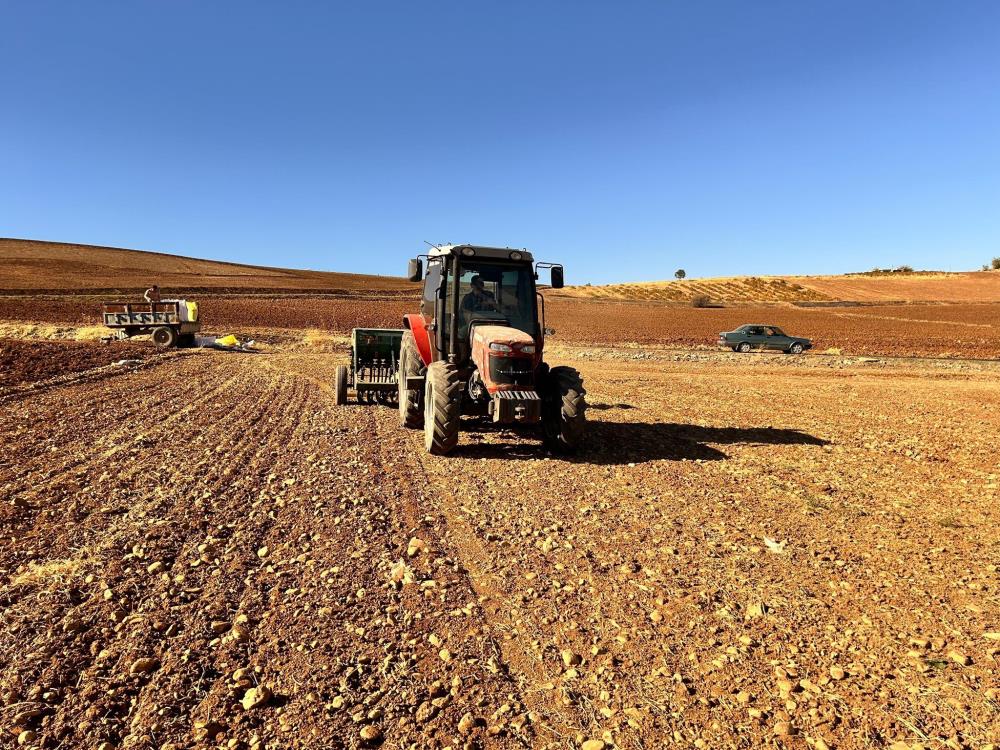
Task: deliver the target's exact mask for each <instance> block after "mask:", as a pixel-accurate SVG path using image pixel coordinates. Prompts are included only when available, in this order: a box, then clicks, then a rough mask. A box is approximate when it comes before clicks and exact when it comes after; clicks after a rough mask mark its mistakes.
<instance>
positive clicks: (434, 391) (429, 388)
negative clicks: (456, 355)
mask: <svg viewBox="0 0 1000 750" xmlns="http://www.w3.org/2000/svg"><path fill="white" fill-rule="evenodd" d="M461 416H462V381H461V380H459V379H458V368H457V367H456V366H455V365H453V364H450V363H448V362H442V361H437V362H431V363H430V365H428V367H427V380H426V381H425V385H424V448H425V449H426V450H427V452H428V453H433V454H434V455H436V456H443V455H444V454H446V453H448V452H450V451H451V449H452V448H454V447H455V445H456V444H457V443H458V423H459V420H460V418H461Z"/></svg>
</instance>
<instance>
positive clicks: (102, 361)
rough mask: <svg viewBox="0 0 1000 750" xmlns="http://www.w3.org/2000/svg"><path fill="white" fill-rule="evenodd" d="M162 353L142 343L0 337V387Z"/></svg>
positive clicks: (46, 378)
mask: <svg viewBox="0 0 1000 750" xmlns="http://www.w3.org/2000/svg"><path fill="white" fill-rule="evenodd" d="M162 353H163V352H162V351H161V350H159V349H156V348H155V347H154V346H153V345H152V344H148V343H141V342H130V343H111V344H93V343H83V342H69V341H59V342H56V341H24V340H20V339H2V338H0V388H4V387H8V386H15V385H21V384H25V383H35V382H38V381H44V380H48V379H49V378H56V377H60V376H72V375H75V374H78V373H81V372H87V371H90V370H95V369H100V368H105V367H108V366H110V365H114V364H115V363H117V362H121V361H122V360H128V361H130V362H134V361H141V360H145V359H147V358H149V357H155V356H157V355H160V354H162Z"/></svg>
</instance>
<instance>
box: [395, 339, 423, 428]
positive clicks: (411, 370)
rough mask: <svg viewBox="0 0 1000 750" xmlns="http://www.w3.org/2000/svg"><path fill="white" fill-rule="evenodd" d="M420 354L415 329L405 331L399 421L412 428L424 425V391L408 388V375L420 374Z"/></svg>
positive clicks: (400, 349)
mask: <svg viewBox="0 0 1000 750" xmlns="http://www.w3.org/2000/svg"><path fill="white" fill-rule="evenodd" d="M420 364H421V363H420V354H419V352H417V342H416V340H415V339H414V338H413V331H404V332H403V341H402V343H401V344H400V346H399V372H398V373H396V377H397V378H398V380H399V388H398V391H399V395H398V399H399V423H400V424H401V425H403V427H408V428H410V429H411V430H419V429H420V428H421V427H423V426H424V404H423V395H424V393H423V391H422V390H420V389H419V388H407V387H406V378H407V376H418V375H420Z"/></svg>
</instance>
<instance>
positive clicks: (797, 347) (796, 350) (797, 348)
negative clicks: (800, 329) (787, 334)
mask: <svg viewBox="0 0 1000 750" xmlns="http://www.w3.org/2000/svg"><path fill="white" fill-rule="evenodd" d="M788 351H789V352H790V353H791V354H802V344H800V343H798V342H797V341H796V342H795V343H794V344H792V345H791V347H790V348H789V349H788Z"/></svg>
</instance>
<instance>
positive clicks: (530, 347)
mask: <svg viewBox="0 0 1000 750" xmlns="http://www.w3.org/2000/svg"><path fill="white" fill-rule="evenodd" d="M521 351H522V352H524V353H525V354H534V353H535V345H534V344H525V345H524V346H522V347H521Z"/></svg>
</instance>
